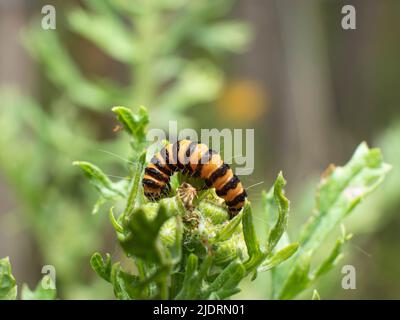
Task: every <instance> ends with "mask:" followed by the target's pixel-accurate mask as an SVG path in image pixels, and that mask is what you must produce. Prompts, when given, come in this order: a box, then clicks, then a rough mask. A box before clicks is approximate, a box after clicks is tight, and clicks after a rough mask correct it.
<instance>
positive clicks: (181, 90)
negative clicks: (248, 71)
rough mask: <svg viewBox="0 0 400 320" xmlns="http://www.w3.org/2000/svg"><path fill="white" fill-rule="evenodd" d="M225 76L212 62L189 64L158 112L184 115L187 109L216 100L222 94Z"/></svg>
mask: <svg viewBox="0 0 400 320" xmlns="http://www.w3.org/2000/svg"><path fill="white" fill-rule="evenodd" d="M222 84H223V74H222V73H221V71H220V70H219V69H218V68H217V67H216V66H215V65H213V64H211V63H210V62H204V61H194V62H190V63H188V65H187V66H186V67H185V69H184V70H183V71H182V72H181V73H180V75H179V78H178V79H177V81H176V83H175V84H174V85H173V86H172V87H171V88H170V89H169V90H168V91H166V92H165V94H163V96H162V97H161V99H160V100H161V101H162V103H161V105H160V106H159V107H158V109H157V111H158V112H160V113H162V112H164V111H165V110H168V111H170V112H173V113H182V112H183V111H184V110H185V109H187V108H189V107H191V106H194V105H200V104H204V103H208V102H211V101H213V100H215V99H216V98H217V97H218V95H219V94H220V92H221V89H222Z"/></svg>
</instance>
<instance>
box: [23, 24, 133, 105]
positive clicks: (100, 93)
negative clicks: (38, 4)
mask: <svg viewBox="0 0 400 320" xmlns="http://www.w3.org/2000/svg"><path fill="white" fill-rule="evenodd" d="M36 23H37V22H36ZM23 40H24V44H25V45H26V46H27V48H28V50H29V51H30V53H31V54H32V55H33V56H34V57H35V58H36V59H37V60H39V62H41V63H42V64H43V66H44V70H45V73H46V75H47V77H48V78H49V79H50V80H51V81H52V82H53V83H54V84H55V85H57V86H59V87H60V88H61V89H62V90H63V92H65V93H66V94H67V96H68V97H69V98H70V99H71V100H72V101H73V102H74V103H76V104H78V105H79V106H83V107H87V108H90V109H93V110H96V111H99V110H106V108H108V107H109V106H110V105H112V104H113V103H115V101H120V102H121V103H124V102H126V100H122V101H121V97H124V96H126V95H125V94H122V91H121V89H119V88H118V87H115V86H114V85H112V84H110V83H104V82H103V83H95V82H93V81H89V80H87V79H86V78H85V77H84V76H83V75H82V73H81V72H80V70H79V69H78V67H77V66H76V64H75V63H74V61H73V60H72V59H71V57H70V56H69V55H68V53H67V52H68V50H66V49H65V48H64V46H63V45H62V42H61V39H60V38H59V36H58V35H57V33H56V32H43V30H42V29H41V28H37V27H32V28H31V29H30V30H28V31H27V32H25V33H24V35H23ZM125 99H126V98H125Z"/></svg>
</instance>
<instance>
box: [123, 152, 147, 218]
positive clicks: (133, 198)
mask: <svg viewBox="0 0 400 320" xmlns="http://www.w3.org/2000/svg"><path fill="white" fill-rule="evenodd" d="M145 160H146V152H142V153H141V155H140V156H139V158H138V161H137V163H136V168H135V173H134V176H133V179H132V180H131V184H130V186H129V196H128V201H127V204H126V207H125V210H124V213H123V215H122V216H121V218H123V217H124V216H125V215H127V214H130V213H131V211H132V210H133V209H134V208H136V207H137V206H138V204H140V201H139V197H138V196H139V193H140V190H141V187H142V184H141V178H142V173H143V170H144V164H145Z"/></svg>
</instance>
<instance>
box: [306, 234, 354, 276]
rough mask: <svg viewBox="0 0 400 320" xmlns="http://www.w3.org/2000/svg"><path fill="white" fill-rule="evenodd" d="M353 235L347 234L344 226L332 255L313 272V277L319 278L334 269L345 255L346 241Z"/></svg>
mask: <svg viewBox="0 0 400 320" xmlns="http://www.w3.org/2000/svg"><path fill="white" fill-rule="evenodd" d="M351 237H352V235H351V234H349V235H348V234H346V232H345V229H344V227H342V234H341V236H340V237H339V239H337V240H336V244H335V246H334V247H333V249H332V251H331V253H330V255H329V256H328V257H327V258H326V259H325V260H324V261H323V262H322V263H321V265H320V266H319V267H318V269H317V270H316V271H315V272H313V278H315V279H316V278H318V277H320V276H322V275H324V274H325V273H328V272H329V271H330V270H331V269H333V268H334V267H335V266H336V265H337V263H338V262H339V260H340V259H341V258H342V257H343V254H342V252H343V247H344V245H345V243H346V242H347V241H348V240H350V239H351Z"/></svg>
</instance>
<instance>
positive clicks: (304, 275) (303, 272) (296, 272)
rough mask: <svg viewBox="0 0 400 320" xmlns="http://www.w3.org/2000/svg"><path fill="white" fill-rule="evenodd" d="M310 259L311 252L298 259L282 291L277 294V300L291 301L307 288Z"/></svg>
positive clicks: (309, 280)
mask: <svg viewBox="0 0 400 320" xmlns="http://www.w3.org/2000/svg"><path fill="white" fill-rule="evenodd" d="M311 257H312V255H311V252H305V253H304V254H302V255H301V256H300V257H299V259H298V260H297V261H296V263H295V264H294V268H293V270H292V272H291V273H290V274H289V276H288V278H287V279H286V281H285V283H284V286H283V288H282V291H281V293H280V294H279V299H283V300H288V299H292V298H293V297H295V296H296V295H297V294H298V293H299V292H301V291H303V290H304V289H306V288H307V286H308V285H309V284H310V282H311V279H310V276H309V271H310V262H311Z"/></svg>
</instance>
